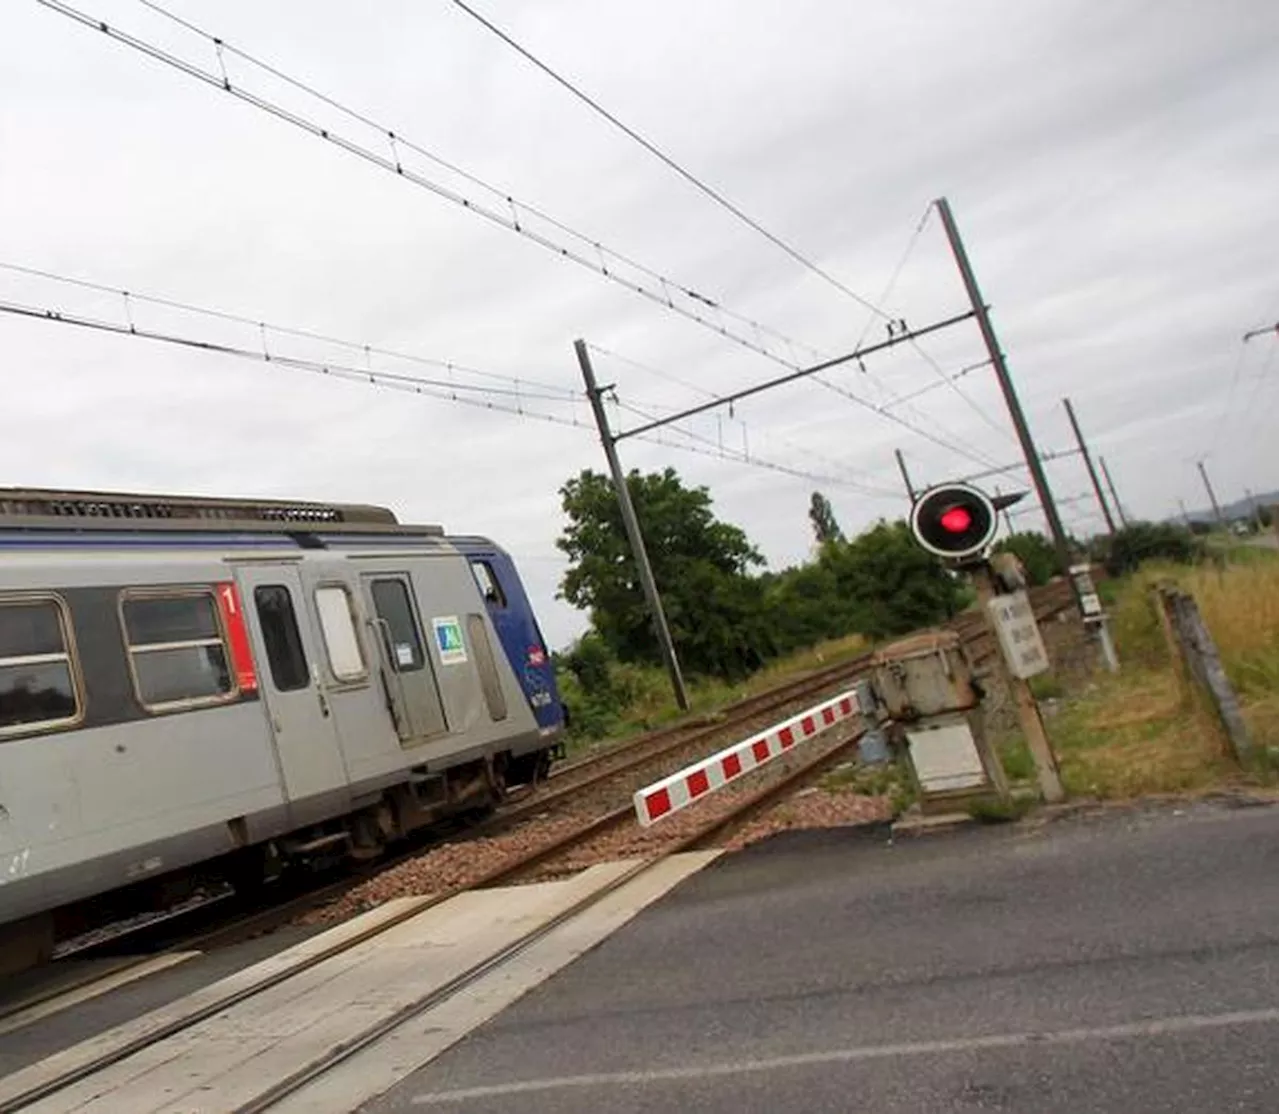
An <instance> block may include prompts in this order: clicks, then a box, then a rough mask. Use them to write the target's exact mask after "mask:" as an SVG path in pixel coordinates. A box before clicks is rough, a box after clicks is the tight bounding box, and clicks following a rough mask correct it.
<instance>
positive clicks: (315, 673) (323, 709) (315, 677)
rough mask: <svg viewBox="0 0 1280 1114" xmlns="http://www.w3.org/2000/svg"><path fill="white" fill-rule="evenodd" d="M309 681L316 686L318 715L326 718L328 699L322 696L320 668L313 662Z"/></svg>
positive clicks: (327, 714)
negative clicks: (318, 705) (318, 706)
mask: <svg viewBox="0 0 1280 1114" xmlns="http://www.w3.org/2000/svg"><path fill="white" fill-rule="evenodd" d="M311 683H312V684H313V685H315V686H316V699H317V700H318V701H319V702H320V715H321V716H323V717H324V718H325V719H328V718H329V701H327V700H326V699H325V698H324V685H323V683H321V680H320V668H319V666H317V665H315V664H312V666H311Z"/></svg>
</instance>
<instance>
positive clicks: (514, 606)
mask: <svg viewBox="0 0 1280 1114" xmlns="http://www.w3.org/2000/svg"><path fill="white" fill-rule="evenodd" d="M468 560H469V561H470V562H471V573H472V575H473V576H474V577H475V581H476V586H477V587H478V588H479V589H480V594H481V595H482V596H483V597H484V602H485V606H486V607H487V608H488V610H489V618H490V619H492V620H493V627H494V630H496V631H497V632H498V639H499V641H500V642H501V643H502V648H503V650H505V651H506V654H507V660H508V661H510V662H511V668H512V669H513V670H514V671H515V675H516V680H517V681H519V682H520V686H521V688H523V689H524V693H525V696H526V697H527V698H528V701H529V706H530V707H531V708H532V709H533V715H534V719H535V720H537V723H538V726H539V727H542V728H548V727H554V726H557V725H558V724H559V723H560V722H561V718H562V713H561V710H560V698H559V695H558V694H557V692H556V677H555V667H554V665H553V664H552V662H551V656H550V655H549V654H548V653H547V647H546V644H545V643H544V642H543V639H542V632H541V631H540V630H539V629H538V624H537V621H536V620H535V619H534V617H533V608H532V607H531V606H530V604H529V598H528V596H526V595H525V591H524V588H523V587H522V586H521V584H520V578H519V576H518V575H517V574H516V567H515V563H514V562H513V561H512V560H511V558H510V557H508V556H507V555H506V554H505V553H503V552H501V551H500V550H496V549H495V550H490V551H484V552H481V551H476V550H473V551H471V552H469V554H468Z"/></svg>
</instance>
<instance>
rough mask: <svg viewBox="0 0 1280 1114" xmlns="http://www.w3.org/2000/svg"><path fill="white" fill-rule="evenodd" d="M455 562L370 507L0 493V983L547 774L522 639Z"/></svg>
mask: <svg viewBox="0 0 1280 1114" xmlns="http://www.w3.org/2000/svg"><path fill="white" fill-rule="evenodd" d="M464 549H465V550H466V552H463V550H461V549H460V548H459V546H457V545H455V544H454V543H453V542H451V541H450V539H448V538H447V537H446V536H445V534H444V531H443V530H442V529H441V528H440V527H436V526H411V525H403V524H401V523H399V522H398V521H397V520H396V518H395V516H394V515H393V514H392V513H391V512H390V511H389V510H387V509H385V508H381V507H366V506H351V505H336V504H335V505H325V504H317V503H282V502H268V501H240V500H224V499H187V498H178V497H173V498H170V497H159V496H127V495H116V494H96V493H83V492H70V493H65V492H50V491H17V490H3V489H0V955H2V956H3V957H4V958H2V959H0V966H3V965H4V964H5V963H6V962H7V963H8V965H9V966H10V967H15V966H27V965H29V964H30V963H31V962H32V961H33V960H38V959H39V958H41V957H42V956H44V955H47V954H48V953H49V951H50V949H51V948H52V947H53V945H54V943H55V941H56V940H57V939H59V938H60V937H62V936H65V935H66V934H68V933H69V932H70V931H73V930H75V929H78V928H80V927H82V926H83V925H84V923H85V922H86V921H87V920H91V919H94V918H101V916H103V915H104V914H105V913H106V912H108V911H110V912H112V913H114V912H116V911H117V910H119V911H129V910H130V909H131V908H132V907H136V906H138V905H139V904H142V903H144V902H151V901H155V900H156V897H157V895H158V894H164V895H166V896H171V895H173V894H175V893H179V892H181V890H182V887H183V885H187V884H190V880H191V879H195V878H204V877H206V875H207V874H208V873H209V872H210V871H213V872H215V873H216V872H217V871H221V870H222V869H223V868H226V870H227V871H229V872H231V874H232V876H234V877H235V878H237V879H238V880H241V881H243V880H246V879H249V880H256V879H258V878H261V877H264V876H266V875H269V874H274V873H278V872H279V871H281V870H284V869H288V868H290V867H292V866H294V865H295V864H302V863H313V862H316V861H319V860H329V859H332V858H334V857H342V856H353V857H369V856H372V855H376V854H377V853H379V851H380V850H381V848H382V847H383V846H384V845H385V844H386V843H388V842H389V841H392V840H394V839H396V838H399V837H401V836H403V835H405V834H406V833H408V832H409V831H412V830H413V829H415V828H418V827H421V826H423V825H426V824H430V823H434V822H436V821H438V820H439V819H441V818H443V817H445V816H447V815H450V814H455V813H458V812H465V811H468V810H474V809H485V808H489V807H492V805H493V804H494V803H496V802H497V801H499V800H500V799H501V797H502V795H503V793H504V791H505V787H506V786H507V785H508V784H513V783H515V782H516V781H528V780H531V779H532V778H534V777H536V776H538V775H539V774H540V773H542V772H545V769H546V766H547V763H548V761H549V758H550V756H551V755H552V754H553V753H555V752H556V750H557V748H558V746H559V740H560V735H561V731H562V728H563V718H562V713H561V710H560V706H559V701H558V699H557V698H556V694H555V687H554V678H553V677H552V676H551V674H550V665H549V663H548V662H547V661H546V657H547V655H546V648H545V646H544V645H543V644H542V641H541V635H540V634H538V633H537V623H536V620H535V619H534V618H533V615H532V611H531V609H530V608H529V604H528V599H527V597H526V595H525V593H524V589H523V587H522V586H521V585H520V583H519V578H518V576H516V573H515V567H514V565H513V564H512V563H511V561H510V558H509V557H508V556H507V555H506V554H505V553H504V552H503V551H502V550H501V549H500V548H499V547H498V546H496V545H494V544H493V543H491V542H488V541H487V540H485V539H478V538H468V539H467V540H466V545H465V547H464ZM484 574H487V575H489V576H491V578H492V587H491V588H484V589H482V582H481V580H480V577H481V576H482V575H484ZM493 593H496V597H493V596H492V594H493ZM491 597H492V598H491ZM521 642H524V643H527V645H523V646H520V652H519V654H515V653H513V647H517V646H519V644H520V643H521ZM517 663H519V664H517ZM215 868H216V869H215Z"/></svg>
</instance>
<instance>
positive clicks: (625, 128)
mask: <svg viewBox="0 0 1280 1114" xmlns="http://www.w3.org/2000/svg"><path fill="white" fill-rule="evenodd" d="M143 3H146V4H147V6H148V7H151V6H153V5H152V4H151V2H150V0H143ZM452 3H453V5H454V6H455V7H456V8H458V9H459V10H461V11H463V12H465V13H466V14H467V15H468V16H470V17H471V18H472V19H474V20H475V21H476V22H477V23H479V24H480V25H481V26H482V27H484V28H486V29H487V30H488V31H490V32H491V33H492V34H494V35H496V36H497V37H498V38H499V39H501V40H502V41H503V42H504V43H506V44H507V46H509V47H511V48H512V49H513V50H514V51H516V52H517V53H518V54H520V55H521V56H522V57H523V58H525V59H526V60H527V61H529V62H531V63H532V64H533V65H534V66H536V67H537V68H538V69H539V70H541V71H542V72H543V73H544V74H546V75H547V76H548V77H549V78H551V80H552V81H554V82H556V83H557V84H558V85H560V86H561V87H562V88H564V89H566V90H568V92H569V93H571V94H572V95H573V96H574V97H576V98H577V99H578V100H580V101H581V102H582V103H583V104H585V105H586V106H587V107H588V108H590V109H591V111H592V112H594V113H596V115H598V116H601V117H603V118H604V119H605V120H607V121H608V122H609V123H610V124H612V125H613V126H614V127H615V128H617V129H618V130H619V131H621V132H622V133H623V134H624V135H626V136H628V137H629V138H630V139H632V140H634V141H635V142H636V143H638V144H639V145H640V146H641V147H643V148H644V149H645V150H646V151H648V152H649V153H650V154H651V155H653V156H654V157H655V158H657V159H658V160H659V161H661V162H662V163H663V164H665V165H666V166H667V167H669V168H670V169H671V170H673V171H675V172H676V173H677V174H678V175H680V177H681V178H683V179H684V180H685V181H686V182H688V183H689V184H690V185H692V186H693V187H694V188H695V189H697V190H699V191H700V192H702V193H703V194H705V195H706V196H707V197H709V198H710V199H711V200H712V201H714V202H715V203H716V204H717V205H719V206H720V207H721V208H722V209H724V210H726V211H727V212H729V213H731V214H732V215H733V216H734V217H736V218H737V219H738V220H739V221H741V222H742V223H743V224H745V225H746V226H747V227H748V228H750V229H752V230H753V231H755V232H758V233H759V234H760V235H761V236H763V237H764V238H765V239H766V240H768V241H769V242H770V243H771V244H773V245H774V246H775V247H777V248H780V249H781V250H782V251H784V252H785V253H786V254H787V255H788V256H790V257H791V258H792V259H793V260H795V262H797V263H799V264H800V265H801V266H802V267H804V268H805V269H806V270H807V271H810V272H811V273H812V274H815V275H817V276H818V277H819V278H821V279H822V280H823V281H824V282H826V283H827V284H828V285H829V286H832V287H834V288H835V289H837V290H839V291H840V292H841V293H842V294H844V295H846V296H847V297H849V298H852V299H853V300H854V301H855V302H857V303H858V304H859V305H861V306H863V307H864V308H866V309H868V310H870V311H871V313H872V314H873V315H875V316H878V317H881V318H884V319H885V320H889V319H890V315H889V313H888V312H887V311H886V310H884V309H882V308H881V307H880V306H878V305H876V304H875V303H874V302H871V301H869V300H868V299H867V298H864V297H863V296H862V295H861V294H859V293H858V292H857V291H856V290H854V289H852V288H851V287H849V286H848V285H846V284H845V283H843V282H841V281H840V279H838V278H836V276H835V275H833V274H832V273H831V272H830V271H828V270H826V269H825V268H823V267H821V266H819V265H818V264H817V263H815V262H814V261H813V260H812V259H810V258H809V257H808V256H806V255H805V254H803V253H802V252H801V251H800V250H799V249H798V248H796V247H794V246H793V245H792V244H790V243H788V242H787V241H786V240H784V239H782V237H781V236H778V235H776V234H775V233H773V232H771V231H770V230H769V229H767V228H765V227H764V225H762V224H761V223H760V222H759V221H758V220H756V219H755V218H754V217H752V216H750V215H748V214H747V213H745V212H743V210H742V209H741V208H740V207H739V206H737V205H736V204H734V203H733V202H732V201H730V200H729V199H728V198H727V197H726V196H725V195H724V194H723V193H721V192H720V191H719V190H717V189H715V188H714V187H713V186H710V185H708V184H707V183H706V182H705V181H704V180H703V179H702V178H700V177H698V176H697V175H696V174H694V173H693V172H692V171H690V170H688V169H686V168H685V167H684V166H682V165H681V164H680V163H679V162H677V161H676V160H675V159H674V158H672V157H671V156H670V155H668V154H667V153H666V152H665V151H663V150H662V149H661V148H659V147H658V146H657V145H656V144H654V143H653V142H651V141H650V140H648V139H646V138H645V137H644V136H643V135H641V134H640V133H639V132H638V131H636V130H635V129H634V128H632V127H631V126H630V125H629V124H626V123H624V122H623V121H622V120H620V119H619V118H618V117H617V116H615V115H614V114H613V113H612V112H610V111H609V110H608V109H607V108H605V107H604V106H603V105H602V104H601V103H600V102H599V101H598V100H596V99H595V98H594V97H592V96H590V95H589V94H587V93H585V92H584V91H583V90H582V89H580V88H578V86H577V85H575V84H574V83H573V82H572V81H570V80H569V79H568V78H567V77H564V76H563V75H562V74H560V73H558V72H557V71H556V70H554V69H552V68H551V66H549V65H548V64H547V63H546V62H544V61H542V59H540V58H538V57H537V56H536V55H535V54H533V52H532V51H530V50H529V49H528V48H527V47H525V46H523V45H521V44H520V43H519V42H517V41H516V40H515V39H514V38H512V37H511V35H510V34H508V33H507V32H506V31H504V30H503V29H502V28H501V27H499V26H497V24H495V23H493V22H492V21H491V20H489V19H487V18H486V17H485V16H483V15H481V14H480V13H479V12H478V11H476V9H475V8H473V7H471V6H470V5H469V4H466V3H464V2H463V0H452Z"/></svg>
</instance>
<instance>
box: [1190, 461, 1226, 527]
mask: <svg viewBox="0 0 1280 1114" xmlns="http://www.w3.org/2000/svg"><path fill="white" fill-rule="evenodd" d="M1196 467H1197V468H1199V469H1200V478H1201V479H1202V480H1204V489H1205V491H1207V492H1208V493H1209V502H1210V503H1212V504H1213V517H1214V518H1216V519H1217V520H1218V526H1219V528H1221V529H1226V525H1227V523H1226V519H1224V518H1223V517H1222V508H1221V507H1220V506H1218V497H1217V496H1216V495H1214V493H1213V484H1211V483H1210V482H1209V473H1208V472H1206V471H1205V470H1204V461H1203V460H1197V461H1196Z"/></svg>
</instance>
